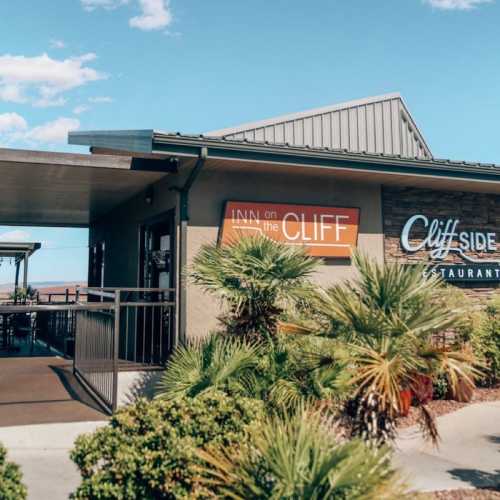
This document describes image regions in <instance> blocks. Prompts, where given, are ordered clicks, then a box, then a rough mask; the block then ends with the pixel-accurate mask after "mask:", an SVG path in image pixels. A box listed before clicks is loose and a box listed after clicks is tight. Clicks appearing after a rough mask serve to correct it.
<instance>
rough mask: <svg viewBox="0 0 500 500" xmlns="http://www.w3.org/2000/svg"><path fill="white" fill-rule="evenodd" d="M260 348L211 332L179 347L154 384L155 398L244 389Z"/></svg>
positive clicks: (174, 397)
mask: <svg viewBox="0 0 500 500" xmlns="http://www.w3.org/2000/svg"><path fill="white" fill-rule="evenodd" d="M261 350H262V347H261V346H260V345H258V344H255V343H250V342H248V341H246V340H242V339H237V338H227V337H222V336H220V335H215V334H212V335H211V336H210V337H208V338H207V339H205V340H202V341H197V342H192V343H191V344H188V345H187V346H183V347H180V348H178V349H177V350H176V351H175V352H174V354H173V355H172V358H171V360H170V361H169V364H168V366H167V368H166V370H165V372H164V374H163V376H162V378H161V380H160V382H159V383H158V386H157V395H156V397H157V398H160V399H168V400H170V399H176V398H179V397H183V396H190V397H194V396H196V395H198V394H201V393H203V392H205V391H207V390H212V389H227V390H232V391H235V392H241V391H242V392H244V391H245V387H246V386H248V385H249V384H248V380H247V379H248V378H249V377H251V376H252V370H253V368H255V367H256V366H257V364H258V362H259V356H260V354H261Z"/></svg>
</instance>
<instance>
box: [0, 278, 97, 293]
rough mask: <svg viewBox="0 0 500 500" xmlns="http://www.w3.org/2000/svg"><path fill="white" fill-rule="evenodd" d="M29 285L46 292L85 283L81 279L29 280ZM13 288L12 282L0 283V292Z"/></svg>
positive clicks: (10, 290) (71, 287) (9, 290)
mask: <svg viewBox="0 0 500 500" xmlns="http://www.w3.org/2000/svg"><path fill="white" fill-rule="evenodd" d="M30 285H31V287H33V288H36V289H37V290H40V291H43V292H47V291H49V290H53V291H59V290H65V289H66V288H70V289H73V288H75V287H76V286H81V287H86V286H87V283H86V282H83V281H30ZM13 290H14V283H1V284H0V293H8V292H12V291H13Z"/></svg>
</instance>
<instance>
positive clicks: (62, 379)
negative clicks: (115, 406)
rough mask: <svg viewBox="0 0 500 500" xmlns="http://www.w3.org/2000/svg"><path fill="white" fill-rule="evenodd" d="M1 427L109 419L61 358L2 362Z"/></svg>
mask: <svg viewBox="0 0 500 500" xmlns="http://www.w3.org/2000/svg"><path fill="white" fill-rule="evenodd" d="M0 366H1V368H0V427H5V426H14V425H15V426H18V425H30V424H45V423H62V422H85V421H97V420H103V419H105V418H106V417H107V415H106V414H105V413H104V412H103V411H102V409H101V408H100V406H99V405H98V404H97V403H96V402H95V401H94V400H93V399H92V397H91V396H89V394H88V393H87V392H86V391H85V389H83V387H82V386H81V384H80V383H79V382H78V381H77V380H76V379H75V377H74V375H73V362H72V361H70V360H66V359H63V358H61V357H58V356H46V357H25V358H22V357H13V358H4V359H2V360H1V361H0Z"/></svg>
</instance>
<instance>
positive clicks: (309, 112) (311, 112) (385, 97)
mask: <svg viewBox="0 0 500 500" xmlns="http://www.w3.org/2000/svg"><path fill="white" fill-rule="evenodd" d="M391 99H401V100H403V99H402V97H401V94H400V93H399V92H389V93H387V94H381V95H376V96H370V97H362V98H360V99H352V100H349V101H343V102H339V103H335V104H329V105H327V106H320V107H317V108H311V109H306V110H304V111H297V112H294V113H287V114H285V115H278V116H274V117H270V118H264V119H263V120H256V121H254V122H246V123H242V124H240V125H235V126H232V127H226V128H221V129H217V130H211V131H209V132H205V135H211V136H221V135H229V134H235V133H238V132H243V131H245V130H249V129H254V128H261V127H266V126H267V125H273V124H276V123H280V122H287V121H292V120H297V119H300V118H309V117H311V116H317V115H321V114H324V113H330V112H332V111H338V110H341V109H347V108H354V107H356V106H363V105H365V104H372V103H374V102H383V101H389V100H391ZM403 102H404V101H403ZM405 107H406V108H407V106H406V103H405Z"/></svg>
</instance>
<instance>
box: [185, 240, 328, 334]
mask: <svg viewBox="0 0 500 500" xmlns="http://www.w3.org/2000/svg"><path fill="white" fill-rule="evenodd" d="M319 264H320V261H319V260H318V259H315V258H313V257H310V256H308V255H307V253H306V250H305V249H304V248H302V247H298V246H287V245H285V244H284V243H280V242H278V241H274V240H271V239H269V238H267V237H265V236H251V237H248V236H247V237H242V238H241V239H239V240H237V241H234V242H232V243H231V244H228V245H223V246H219V245H217V244H212V245H205V246H203V247H202V248H201V250H200V252H199V253H198V255H197V256H196V257H195V259H194V262H193V266H192V271H191V273H190V275H191V278H192V279H193V281H194V282H195V283H196V284H198V285H201V286H202V287H203V288H204V289H205V290H206V291H207V292H209V293H212V294H214V295H216V296H218V297H219V298H221V299H222V301H223V302H224V303H225V305H226V306H227V309H228V310H227V316H224V317H222V318H221V321H222V322H223V324H224V325H225V326H226V328H227V331H228V332H230V333H235V334H238V335H245V336H253V337H260V336H270V337H273V336H275V334H276V332H277V324H278V319H279V317H280V314H281V313H282V312H283V309H284V307H285V306H286V305H288V304H293V303H296V302H300V301H307V300H309V299H310V298H311V297H312V296H313V295H314V288H313V286H312V285H311V284H310V283H309V277H310V276H311V275H312V273H313V272H314V271H315V270H316V269H317V267H318V266H319Z"/></svg>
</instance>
